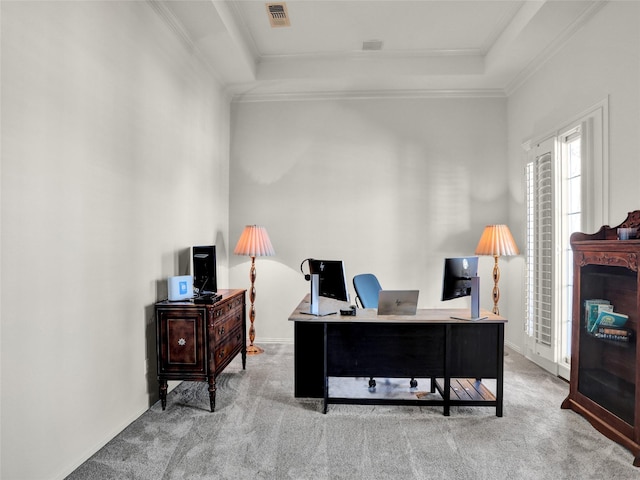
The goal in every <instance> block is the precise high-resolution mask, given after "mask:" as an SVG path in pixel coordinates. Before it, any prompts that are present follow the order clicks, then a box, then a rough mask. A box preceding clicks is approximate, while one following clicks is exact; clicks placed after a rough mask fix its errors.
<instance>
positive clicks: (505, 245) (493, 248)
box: [476, 225, 520, 315]
mask: <svg viewBox="0 0 640 480" xmlns="http://www.w3.org/2000/svg"><path fill="white" fill-rule="evenodd" d="M518 254H520V252H519V251H518V247H517V245H516V242H515V241H514V240H513V236H512V235H511V232H510V231H509V227H507V226H506V225H487V226H486V227H485V228H484V232H482V236H481V237H480V241H479V242H478V246H477V247H476V255H493V258H494V260H495V261H494V264H493V313H495V314H496V315H500V309H499V308H498V301H499V300H500V289H499V288H498V281H499V280H500V268H499V267H498V257H500V256H511V255H518Z"/></svg>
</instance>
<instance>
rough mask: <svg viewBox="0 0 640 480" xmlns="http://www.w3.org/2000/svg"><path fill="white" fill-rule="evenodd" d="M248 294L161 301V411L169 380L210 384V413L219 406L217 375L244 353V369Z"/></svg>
mask: <svg viewBox="0 0 640 480" xmlns="http://www.w3.org/2000/svg"><path fill="white" fill-rule="evenodd" d="M245 292H246V291H245V290H219V291H218V293H219V294H221V295H222V298H221V299H220V300H219V301H217V302H216V303H214V304H211V305H199V304H194V303H193V302H168V301H164V302H159V303H156V305H155V314H156V353H157V357H158V383H159V388H160V400H161V402H162V409H163V410H164V409H165V408H166V405H167V381H168V380H189V381H201V382H205V381H206V382H208V383H209V401H210V404H211V411H212V412H213V411H214V410H215V404H216V377H217V376H218V375H219V374H220V373H221V372H222V371H223V370H224V368H225V367H226V366H227V365H228V364H229V362H231V360H233V358H234V357H235V356H236V355H237V354H238V353H240V354H241V355H242V368H243V369H244V368H246V363H247V351H246V348H245V344H246V322H247V320H246V308H245Z"/></svg>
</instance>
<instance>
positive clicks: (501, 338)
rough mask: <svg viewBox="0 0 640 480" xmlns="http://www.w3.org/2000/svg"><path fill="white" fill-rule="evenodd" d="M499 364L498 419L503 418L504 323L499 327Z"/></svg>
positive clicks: (497, 387) (497, 366)
mask: <svg viewBox="0 0 640 480" xmlns="http://www.w3.org/2000/svg"><path fill="white" fill-rule="evenodd" d="M497 361H498V364H497V365H496V371H497V372H498V375H497V377H498V378H497V382H496V417H501V416H502V394H503V389H502V388H503V387H502V382H503V380H504V323H500V324H499V325H498V358H497Z"/></svg>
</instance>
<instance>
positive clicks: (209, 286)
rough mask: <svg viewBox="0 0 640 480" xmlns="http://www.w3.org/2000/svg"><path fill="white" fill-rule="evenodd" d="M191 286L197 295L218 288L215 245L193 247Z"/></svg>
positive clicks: (208, 293)
mask: <svg viewBox="0 0 640 480" xmlns="http://www.w3.org/2000/svg"><path fill="white" fill-rule="evenodd" d="M193 288H194V290H196V292H198V294H199V295H210V294H212V293H216V291H217V290H218V278H217V275H216V246H215V245H206V246H196V247H193Z"/></svg>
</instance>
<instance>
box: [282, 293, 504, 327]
mask: <svg viewBox="0 0 640 480" xmlns="http://www.w3.org/2000/svg"><path fill="white" fill-rule="evenodd" d="M309 297H310V295H309V294H307V295H306V296H305V297H304V299H303V300H302V302H300V304H299V305H298V306H297V307H296V309H295V310H294V311H293V312H292V313H291V315H290V316H289V320H290V321H293V322H315V323H371V322H381V323H469V324H479V323H507V319H506V318H503V317H501V316H499V315H495V314H493V313H491V312H487V311H485V310H482V311H481V312H480V315H481V316H482V317H487V318H486V319H483V320H478V321H471V320H459V319H454V318H451V317H467V316H469V309H465V308H427V309H425V308H419V309H418V311H417V312H416V314H415V315H378V312H377V310H376V309H375V308H358V309H356V315H355V316H352V315H344V316H343V315H340V309H341V308H342V309H348V308H349V304H348V303H347V302H341V301H337V300H333V299H330V298H324V297H320V305H319V309H320V311H325V312H326V311H335V312H337V313H334V314H330V315H325V316H315V315H309V314H307V313H304V312H309V309H310V308H311V303H310V300H309Z"/></svg>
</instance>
